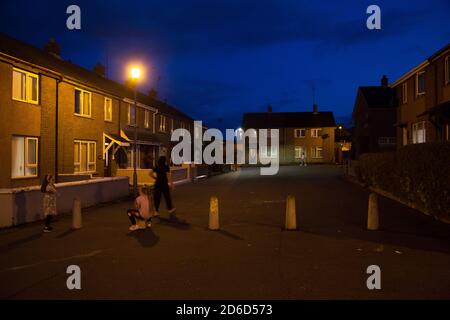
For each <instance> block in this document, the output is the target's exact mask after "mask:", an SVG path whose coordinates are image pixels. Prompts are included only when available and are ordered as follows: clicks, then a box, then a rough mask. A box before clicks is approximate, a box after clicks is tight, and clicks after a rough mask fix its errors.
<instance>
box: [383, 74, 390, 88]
mask: <svg viewBox="0 0 450 320" xmlns="http://www.w3.org/2000/svg"><path fill="white" fill-rule="evenodd" d="M388 82H389V81H388V78H387V77H386V75H385V74H383V77H382V78H381V86H382V87H383V88H387V86H388Z"/></svg>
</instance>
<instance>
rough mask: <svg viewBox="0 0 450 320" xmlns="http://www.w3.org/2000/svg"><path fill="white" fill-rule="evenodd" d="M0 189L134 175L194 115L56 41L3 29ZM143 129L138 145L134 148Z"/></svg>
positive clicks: (163, 152) (162, 152)
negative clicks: (68, 54)
mask: <svg viewBox="0 0 450 320" xmlns="http://www.w3.org/2000/svg"><path fill="white" fill-rule="evenodd" d="M0 119H1V122H0V143H1V145H2V153H1V156H0V161H1V165H0V189H4V188H17V187H27V186H35V185H39V184H40V181H41V179H42V177H43V175H45V174H47V173H49V174H53V175H55V176H56V177H57V178H58V181H59V182H64V181H74V180H82V179H85V178H92V177H109V176H116V175H119V176H120V175H124V176H127V175H129V171H130V168H131V167H132V166H133V161H134V159H135V158H136V159H137V163H138V168H139V169H140V170H146V169H148V168H150V167H152V166H153V165H154V164H155V161H156V159H157V157H158V156H160V155H166V156H169V157H170V151H171V147H172V145H171V143H170V134H171V131H172V130H173V129H175V128H179V127H183V128H187V129H191V130H192V121H193V119H192V118H191V117H189V116H187V115H186V114H184V113H183V112H181V111H179V110H177V109H175V108H173V107H171V106H170V105H168V104H166V103H163V102H160V101H158V100H156V99H154V98H151V97H150V96H149V95H146V94H143V93H138V94H137V104H136V106H135V104H134V91H133V90H132V89H131V88H129V87H127V86H125V85H122V84H119V83H117V82H115V81H112V80H110V79H107V78H106V77H105V68H104V67H103V66H102V65H100V64H99V65H97V66H96V67H95V68H94V70H92V71H91V70H86V69H84V68H82V67H80V66H77V65H75V64H73V63H71V62H69V61H66V60H63V59H62V58H61V56H60V53H59V46H58V45H57V44H56V43H55V42H54V41H50V42H49V43H48V44H47V45H46V46H45V48H44V49H43V50H42V49H38V48H35V47H33V46H31V45H28V44H26V43H23V42H21V41H18V40H16V39H13V38H11V37H9V36H7V35H4V34H0ZM135 129H136V130H137V152H136V154H134V152H133V148H132V145H133V141H134V132H135Z"/></svg>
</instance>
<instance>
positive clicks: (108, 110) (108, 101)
mask: <svg viewBox="0 0 450 320" xmlns="http://www.w3.org/2000/svg"><path fill="white" fill-rule="evenodd" d="M105 121H112V100H111V98H105Z"/></svg>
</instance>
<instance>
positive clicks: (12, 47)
mask: <svg viewBox="0 0 450 320" xmlns="http://www.w3.org/2000/svg"><path fill="white" fill-rule="evenodd" d="M0 53H3V54H4V55H7V56H9V57H12V58H16V59H19V60H22V61H23V62H25V63H31V64H33V65H36V66H37V67H40V68H44V69H47V70H49V71H51V72H54V73H56V74H58V75H61V76H63V77H68V78H70V79H71V80H73V81H76V82H79V83H81V84H84V85H86V86H88V87H92V88H96V89H99V90H102V91H105V92H108V93H110V94H113V95H117V96H120V97H123V98H125V97H126V98H129V99H134V92H133V90H132V89H131V88H129V87H127V86H125V85H122V84H120V83H118V82H116V81H113V80H111V79H107V78H105V77H103V76H101V75H99V74H97V73H95V72H94V71H91V70H87V69H85V68H83V67H81V66H78V65H76V64H74V63H72V62H70V61H67V60H63V59H61V58H59V57H57V56H54V55H52V54H50V53H47V52H46V51H45V50H43V49H39V48H36V47H34V46H32V45H29V44H27V43H24V42H22V41H19V40H17V39H14V38H12V37H10V36H8V35H6V34H4V33H1V32H0ZM137 100H138V101H139V102H140V103H143V104H145V105H148V106H151V107H157V108H158V109H159V111H160V112H161V113H163V114H170V115H172V116H175V117H179V118H185V119H188V120H192V118H191V117H190V116H188V115H186V114H185V113H183V112H181V111H179V110H178V109H176V108H174V107H172V106H170V105H168V104H166V103H164V102H161V101H159V100H156V99H153V98H151V97H149V96H148V95H145V94H143V93H141V92H138V94H137Z"/></svg>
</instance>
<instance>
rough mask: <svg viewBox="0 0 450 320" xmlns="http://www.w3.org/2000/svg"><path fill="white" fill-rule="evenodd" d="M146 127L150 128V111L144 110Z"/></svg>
mask: <svg viewBox="0 0 450 320" xmlns="http://www.w3.org/2000/svg"><path fill="white" fill-rule="evenodd" d="M144 127H145V128H146V129H148V128H150V111H148V110H145V111H144Z"/></svg>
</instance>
